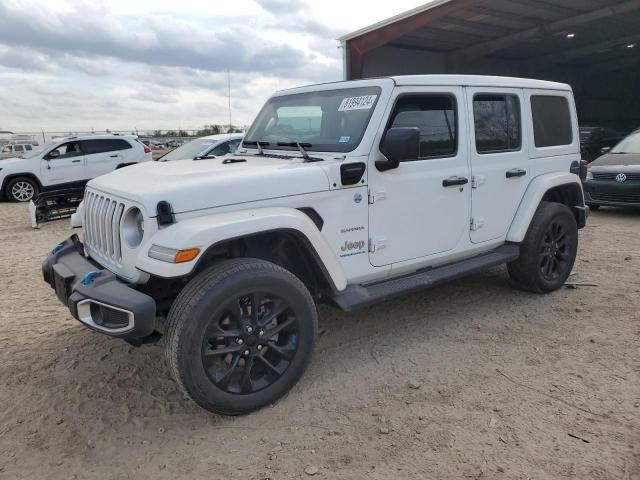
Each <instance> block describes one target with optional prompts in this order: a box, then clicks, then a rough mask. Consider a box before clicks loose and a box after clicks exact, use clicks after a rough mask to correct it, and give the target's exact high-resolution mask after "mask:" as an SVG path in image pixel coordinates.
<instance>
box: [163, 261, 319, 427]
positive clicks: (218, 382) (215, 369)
mask: <svg viewBox="0 0 640 480" xmlns="http://www.w3.org/2000/svg"><path fill="white" fill-rule="evenodd" d="M317 322H318V320H317V312H316V307H315V304H314V302H313V299H312V297H311V295H310V293H309V291H308V290H307V288H306V287H305V286H304V284H303V283H302V282H301V281H300V280H299V279H298V278H297V277H295V276H294V275H293V274H292V273H290V272H289V271H287V270H285V269H283V268H281V267H279V266H278V265H275V264H273V263H270V262H266V261H263V260H256V259H250V258H241V259H235V260H228V261H224V262H222V263H220V264H218V265H214V266H213V267H210V268H209V269H207V270H205V271H203V272H202V273H200V274H198V275H197V276H196V277H195V278H193V279H192V280H191V281H190V282H189V283H188V284H187V286H186V287H185V288H184V289H183V290H182V291H181V292H180V294H179V295H178V297H177V298H176V300H175V302H174V304H173V306H172V307H171V310H170V312H169V315H168V319H167V334H166V345H165V348H166V356H167V361H168V364H169V367H170V369H171V372H172V374H173V376H174V378H175V380H176V381H177V382H178V384H179V385H180V386H181V387H182V389H183V391H184V392H185V393H186V394H187V395H188V396H189V397H190V398H191V399H192V400H194V401H195V402H196V403H197V404H198V405H200V406H201V407H203V408H205V409H206V410H209V411H211V412H215V413H220V414H225V415H241V414H245V413H249V412H251V411H253V410H257V409H259V408H261V407H264V406H266V405H268V404H271V403H273V402H275V401H276V400H278V399H279V398H280V397H282V396H283V395H284V394H285V393H287V392H288V391H289V390H290V389H291V388H292V387H293V386H294V385H295V384H296V383H297V381H298V380H299V379H300V377H301V376H302V374H303V372H304V370H305V369H306V367H307V365H308V363H309V361H310V359H311V354H312V351H313V346H314V343H315V338H316V332H317Z"/></svg>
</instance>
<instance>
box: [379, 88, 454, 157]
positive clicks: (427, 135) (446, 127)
mask: <svg viewBox="0 0 640 480" xmlns="http://www.w3.org/2000/svg"><path fill="white" fill-rule="evenodd" d="M402 127H405V128H406V127H409V128H417V129H419V130H420V157H419V158H418V159H427V158H441V157H450V156H453V155H455V154H456V152H457V151H458V122H457V105H456V100H455V98H454V97H453V96H451V95H433V94H429V95H407V96H401V97H400V98H399V99H398V101H397V103H396V106H395V108H394V111H393V113H392V115H391V121H390V123H389V128H402Z"/></svg>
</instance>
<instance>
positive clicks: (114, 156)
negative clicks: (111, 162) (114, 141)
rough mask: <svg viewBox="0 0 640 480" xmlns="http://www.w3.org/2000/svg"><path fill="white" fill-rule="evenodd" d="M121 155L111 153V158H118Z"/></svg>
mask: <svg viewBox="0 0 640 480" xmlns="http://www.w3.org/2000/svg"><path fill="white" fill-rule="evenodd" d="M119 156H120V155H109V157H111V158H118V157H119Z"/></svg>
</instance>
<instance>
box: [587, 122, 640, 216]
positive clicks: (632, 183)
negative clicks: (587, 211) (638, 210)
mask: <svg viewBox="0 0 640 480" xmlns="http://www.w3.org/2000/svg"><path fill="white" fill-rule="evenodd" d="M584 196H585V201H586V203H587V205H589V206H590V207H591V208H592V209H593V210H597V209H598V208H600V207H601V206H604V205H610V206H616V207H640V130H637V131H635V132H633V133H632V134H631V135H629V136H628V137H626V138H625V139H624V140H622V141H621V142H620V143H619V144H617V145H616V146H615V147H613V148H612V149H611V151H610V152H609V153H607V154H605V155H603V156H601V157H600V158H598V159H597V160H595V161H593V162H592V163H591V164H590V165H589V169H588V171H587V179H586V180H585V182H584Z"/></svg>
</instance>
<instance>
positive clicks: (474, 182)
mask: <svg viewBox="0 0 640 480" xmlns="http://www.w3.org/2000/svg"><path fill="white" fill-rule="evenodd" d="M486 180H487V177H485V176H484V175H474V176H473V177H472V178H471V188H478V187H481V186H482V185H484V182H485V181H486Z"/></svg>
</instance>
